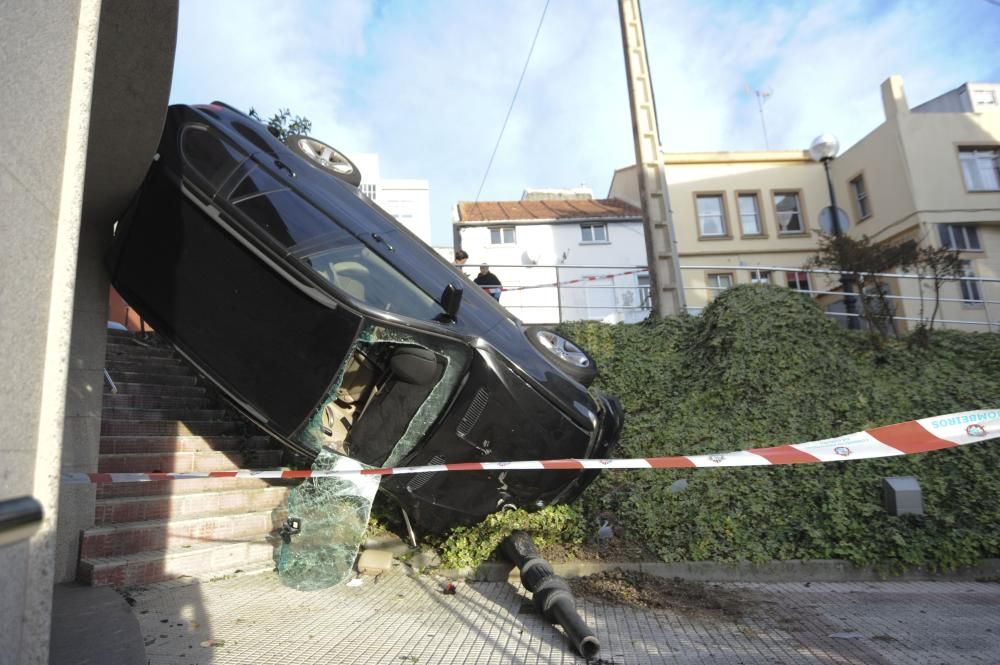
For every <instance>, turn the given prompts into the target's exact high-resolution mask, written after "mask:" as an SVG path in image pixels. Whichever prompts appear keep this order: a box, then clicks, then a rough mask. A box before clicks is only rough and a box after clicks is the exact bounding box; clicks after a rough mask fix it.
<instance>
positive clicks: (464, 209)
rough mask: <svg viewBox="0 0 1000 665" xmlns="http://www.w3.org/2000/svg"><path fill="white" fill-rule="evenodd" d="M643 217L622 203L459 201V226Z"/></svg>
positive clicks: (587, 201)
mask: <svg viewBox="0 0 1000 665" xmlns="http://www.w3.org/2000/svg"><path fill="white" fill-rule="evenodd" d="M621 217H642V210H640V209H639V208H636V207H635V206H633V205H630V204H628V203H625V202H624V201H621V200H619V199H572V200H567V199H547V200H541V201H476V202H474V201H459V203H458V218H459V222H460V223H461V222H469V223H471V222H506V221H532V220H537V221H548V220H560V219H587V218H594V219H616V218H621Z"/></svg>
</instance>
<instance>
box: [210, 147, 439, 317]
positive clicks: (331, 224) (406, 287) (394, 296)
mask: <svg viewBox="0 0 1000 665" xmlns="http://www.w3.org/2000/svg"><path fill="white" fill-rule="evenodd" d="M247 164H249V162H248V163H247ZM241 176H242V179H241V180H239V182H236V183H235V185H233V188H232V192H231V193H230V194H229V200H230V202H231V203H232V204H233V205H234V206H236V208H237V209H238V210H240V211H241V212H243V213H244V215H246V217H247V218H248V219H249V220H250V222H251V223H253V224H254V225H256V226H257V227H259V228H260V229H261V230H263V231H264V232H265V233H266V234H267V235H268V236H270V237H271V238H272V239H273V240H275V241H276V242H277V243H278V244H279V245H281V246H282V247H284V248H285V249H287V250H288V251H289V253H290V254H291V255H292V256H293V257H295V258H296V259H298V260H299V261H301V262H302V263H304V264H305V265H307V266H308V267H309V268H311V269H312V270H313V272H315V273H317V274H318V275H320V276H321V277H323V279H324V280H326V281H327V282H329V283H330V284H332V285H333V286H335V287H337V288H338V289H340V290H341V291H343V292H345V293H347V294H348V295H349V296H351V297H352V298H354V299H356V300H358V301H359V302H362V303H364V304H366V305H369V306H370V307H373V308H375V309H379V310H382V311H385V312H390V313H393V314H399V315H401V316H408V317H411V318H415V319H420V320H422V321H430V320H432V319H434V318H435V317H437V316H440V315H441V314H443V313H444V311H443V310H442V309H441V306H440V305H438V303H437V302H436V301H435V300H434V299H433V298H432V297H430V296H429V295H427V293H425V292H424V291H423V290H421V289H420V287H418V286H417V285H416V284H415V283H414V282H413V280H411V279H409V278H408V277H406V276H405V275H404V274H403V273H401V272H400V271H399V270H397V269H396V268H395V267H393V266H392V264H390V263H389V262H388V261H386V260H385V259H383V258H382V257H381V256H379V255H378V254H377V253H376V252H375V251H373V250H372V249H371V248H370V247H368V245H366V244H365V243H364V242H363V241H362V240H361V239H360V238H358V237H357V236H356V235H355V234H353V233H351V232H350V231H348V230H347V229H346V228H345V227H343V226H341V225H340V224H338V223H337V222H336V221H335V220H334V219H333V218H332V217H330V216H328V215H327V214H326V213H324V212H323V211H321V210H320V209H319V208H317V207H315V206H313V205H312V204H311V203H309V202H308V201H306V200H305V199H303V198H302V197H301V196H300V195H299V194H298V193H297V192H294V191H292V190H290V189H288V188H287V187H286V186H285V185H284V183H282V182H281V181H279V180H278V179H276V178H275V177H273V176H272V175H270V174H269V173H267V172H266V171H264V170H263V169H262V168H259V167H257V168H252V169H250V170H249V171H248V172H246V174H245V175H242V174H241ZM239 177H240V176H237V178H239ZM227 189H228V188H227Z"/></svg>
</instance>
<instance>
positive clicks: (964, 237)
mask: <svg viewBox="0 0 1000 665" xmlns="http://www.w3.org/2000/svg"><path fill="white" fill-rule="evenodd" d="M938 234H939V235H940V237H941V245H942V246H943V247H947V248H949V249H961V250H972V251H978V250H980V249H982V247H981V246H980V244H979V232H978V231H976V227H975V226H970V225H968V224H938Z"/></svg>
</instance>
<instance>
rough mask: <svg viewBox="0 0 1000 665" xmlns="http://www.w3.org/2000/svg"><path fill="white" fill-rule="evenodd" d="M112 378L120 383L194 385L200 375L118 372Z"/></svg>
mask: <svg viewBox="0 0 1000 665" xmlns="http://www.w3.org/2000/svg"><path fill="white" fill-rule="evenodd" d="M111 380H112V381H114V382H115V383H116V384H118V383H136V382H140V381H141V382H142V383H150V384H153V385H158V386H193V385H195V384H197V383H198V377H197V376H195V375H194V374H193V373H192V374H188V375H175V374H157V373H155V372H117V373H115V374H114V375H112V376H111Z"/></svg>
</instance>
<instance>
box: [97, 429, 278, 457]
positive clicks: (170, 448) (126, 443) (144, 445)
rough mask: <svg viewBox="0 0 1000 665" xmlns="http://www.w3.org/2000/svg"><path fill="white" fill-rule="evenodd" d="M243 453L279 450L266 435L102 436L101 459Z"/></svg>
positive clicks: (276, 443) (276, 444)
mask: <svg viewBox="0 0 1000 665" xmlns="http://www.w3.org/2000/svg"><path fill="white" fill-rule="evenodd" d="M213 450H214V451H219V452H232V451H241V450H242V451H245V450H281V451H283V450H284V449H283V448H282V447H281V444H280V443H278V442H277V441H275V440H274V439H272V438H271V437H269V436H267V435H265V434H258V435H253V436H194V435H191V436H170V435H153V436H102V437H101V455H115V454H129V453H187V452H195V453H207V452H211V451H213Z"/></svg>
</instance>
